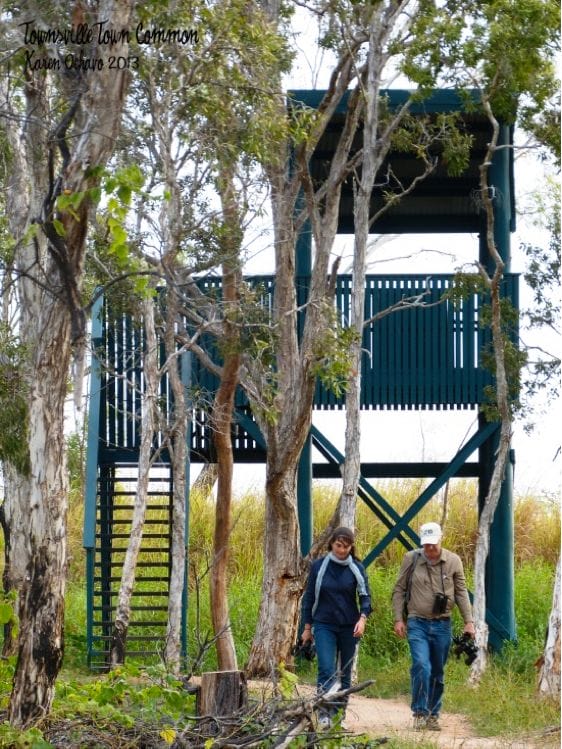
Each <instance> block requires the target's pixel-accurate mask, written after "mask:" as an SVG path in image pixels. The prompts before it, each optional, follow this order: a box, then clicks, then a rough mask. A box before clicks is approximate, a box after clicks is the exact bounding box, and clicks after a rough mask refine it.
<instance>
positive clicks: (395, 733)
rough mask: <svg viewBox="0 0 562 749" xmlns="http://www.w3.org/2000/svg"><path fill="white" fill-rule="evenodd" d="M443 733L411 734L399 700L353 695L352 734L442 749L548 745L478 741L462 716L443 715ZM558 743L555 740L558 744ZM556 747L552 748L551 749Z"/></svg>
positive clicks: (349, 721) (531, 748)
mask: <svg viewBox="0 0 562 749" xmlns="http://www.w3.org/2000/svg"><path fill="white" fill-rule="evenodd" d="M439 722H440V723H441V727H442V730H441V731H440V732H437V731H427V732H425V731H424V732H421V731H413V730H412V715H411V711H410V707H409V705H407V704H406V703H405V702H400V701H398V700H379V699H371V698H369V697H362V696H361V695H352V696H351V698H350V701H349V707H348V710H347V716H346V719H345V724H346V726H347V728H348V729H349V730H350V731H351V732H352V733H355V734H359V733H365V734H367V735H368V736H370V737H371V738H380V737H383V736H387V737H388V738H392V737H395V738H398V737H401V738H407V739H409V740H410V741H416V740H418V739H419V741H420V742H421V741H431V742H432V743H434V744H435V745H436V746H439V747H443V749H538V747H539V746H542V747H545V746H547V744H544V743H543V744H537V743H535V742H534V741H531V740H529V739H526V738H524V739H519V740H517V741H508V740H505V739H504V740H502V739H499V738H479V737H477V736H475V735H474V731H473V730H472V729H471V727H470V724H469V722H468V720H467V719H466V718H465V717H464V716H462V715H451V714H448V713H443V714H442V715H441V718H440V721H439ZM559 740H560V739H559V737H557V738H556V739H555V741H556V742H558V741H559ZM555 745H556V746H557V745H558V743H556V744H551V746H555Z"/></svg>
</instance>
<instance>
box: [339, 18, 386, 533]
mask: <svg viewBox="0 0 562 749" xmlns="http://www.w3.org/2000/svg"><path fill="white" fill-rule="evenodd" d="M380 10H381V8H380V7H379V10H378V11H375V10H373V11H372V16H371V22H370V25H369V49H368V53H367V54H368V57H367V80H366V85H364V86H363V88H362V92H361V96H362V98H363V99H364V101H363V108H362V111H363V160H362V169H361V178H360V179H359V180H358V182H357V183H356V191H355V199H354V206H353V216H354V230H355V234H354V245H353V271H352V278H353V293H352V302H351V304H352V307H351V320H350V325H351V327H352V328H353V329H354V332H355V340H354V341H353V343H352V344H351V346H350V350H349V360H350V370H351V373H350V378H349V386H348V391H347V393H346V397H345V463H344V466H343V476H342V478H343V487H342V493H341V496H340V500H339V502H338V507H337V510H336V517H335V518H334V520H333V521H332V526H333V527H334V528H335V527H337V526H338V525H345V526H347V527H349V528H354V527H355V509H356V504H357V488H358V485H359V477H360V474H361V454H360V443H361V352H362V350H363V325H364V322H365V276H366V257H367V242H368V240H369V228H370V222H369V219H370V215H371V193H372V191H373V185H374V182H375V177H376V173H377V168H378V159H377V150H376V145H377V129H378V109H379V89H380V80H379V77H380V73H381V70H380V66H379V64H378V61H379V58H378V56H379V55H380V54H381V44H380V39H379V38H378V34H377V32H378V31H379V23H378V22H379V21H380Z"/></svg>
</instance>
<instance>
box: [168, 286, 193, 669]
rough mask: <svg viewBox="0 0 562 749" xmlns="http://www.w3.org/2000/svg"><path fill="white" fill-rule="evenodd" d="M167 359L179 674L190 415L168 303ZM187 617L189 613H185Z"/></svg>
mask: <svg viewBox="0 0 562 749" xmlns="http://www.w3.org/2000/svg"><path fill="white" fill-rule="evenodd" d="M166 316H167V324H166V355H167V359H168V361H169V368H168V372H169V377H170V385H171V388H172V393H173V395H174V410H173V414H172V415H171V419H172V425H171V441H172V444H171V447H170V457H171V468H172V481H173V496H172V528H171V534H172V538H171V549H170V558H171V565H172V568H171V570H170V592H169V597H168V623H167V628H166V653H165V658H166V664H167V666H168V668H169V669H170V671H171V672H172V673H175V674H177V673H179V670H180V665H181V664H180V661H181V624H182V616H183V613H184V612H183V606H182V603H183V591H184V586H185V584H186V580H185V566H186V557H187V549H186V538H185V528H186V512H187V508H186V463H187V451H188V449H189V446H188V444H187V433H188V426H189V419H190V416H189V413H188V409H187V403H186V396H185V386H184V383H183V382H182V380H181V377H180V372H179V359H178V356H177V352H176V350H175V349H176V346H175V337H174V330H175V327H174V321H175V320H176V307H175V304H174V302H173V301H172V299H171V298H170V299H169V302H168V308H167V310H166ZM185 613H186V615H187V612H185Z"/></svg>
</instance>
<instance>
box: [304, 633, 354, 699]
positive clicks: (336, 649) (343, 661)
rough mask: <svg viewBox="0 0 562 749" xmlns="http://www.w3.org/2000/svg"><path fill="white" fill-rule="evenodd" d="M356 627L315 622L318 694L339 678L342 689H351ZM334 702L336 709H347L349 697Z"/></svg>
mask: <svg viewBox="0 0 562 749" xmlns="http://www.w3.org/2000/svg"><path fill="white" fill-rule="evenodd" d="M354 628H355V625H354V624H350V625H347V626H338V625H337V624H323V623H321V622H319V623H317V624H314V643H315V645H316V657H317V658H318V681H317V687H318V694H323V693H324V692H327V691H328V690H329V689H330V687H331V686H333V685H334V684H335V683H336V681H338V679H339V681H340V684H341V688H342V689H349V687H350V686H351V671H352V667H353V658H354V656H355V648H356V647H357V638H356V637H354V636H353V630H354ZM338 656H339V663H340V668H339V669H338ZM332 704H333V705H334V708H335V709H336V710H337V709H341V708H344V709H345V706H346V705H347V698H345V699H344V700H342V701H341V702H339V703H332Z"/></svg>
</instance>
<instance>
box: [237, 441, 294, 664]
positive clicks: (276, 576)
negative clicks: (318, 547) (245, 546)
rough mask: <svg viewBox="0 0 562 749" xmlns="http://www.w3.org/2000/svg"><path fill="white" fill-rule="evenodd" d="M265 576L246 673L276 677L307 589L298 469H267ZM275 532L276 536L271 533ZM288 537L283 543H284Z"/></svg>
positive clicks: (288, 654)
mask: <svg viewBox="0 0 562 749" xmlns="http://www.w3.org/2000/svg"><path fill="white" fill-rule="evenodd" d="M267 474H268V479H267V482H266V502H265V528H266V529H268V531H269V532H266V533H265V539H264V572H263V581H262V590H261V603H260V610H259V617H258V624H257V628H256V632H255V634H254V640H253V643H252V649H251V652H250V657H249V661H248V664H247V666H246V671H247V672H248V673H249V674H250V675H252V676H268V677H271V676H272V674H274V673H275V669H276V668H277V666H278V664H279V662H280V661H284V662H285V663H289V662H290V661H291V647H292V644H293V642H294V638H295V633H296V630H297V624H298V616H299V602H300V597H301V594H302V588H303V572H304V565H303V563H302V560H301V556H300V553H299V526H298V518H297V511H296V463H295V466H294V469H292V470H287V469H286V468H284V467H277V466H276V465H275V463H274V462H273V456H272V457H271V458H270V457H269V452H268V465H267ZM271 529H274V530H275V533H271ZM280 539H283V542H282V543H280V542H279V540H280Z"/></svg>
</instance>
